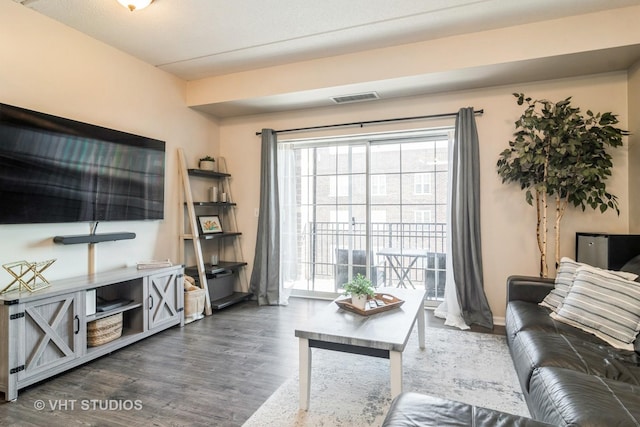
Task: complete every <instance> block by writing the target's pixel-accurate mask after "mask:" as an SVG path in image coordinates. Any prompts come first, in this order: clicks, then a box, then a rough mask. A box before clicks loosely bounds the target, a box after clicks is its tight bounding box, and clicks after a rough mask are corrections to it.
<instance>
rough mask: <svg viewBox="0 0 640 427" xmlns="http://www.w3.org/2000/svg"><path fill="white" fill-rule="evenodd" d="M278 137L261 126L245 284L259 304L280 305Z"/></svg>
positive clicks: (270, 130)
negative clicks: (252, 243)
mask: <svg viewBox="0 0 640 427" xmlns="http://www.w3.org/2000/svg"><path fill="white" fill-rule="evenodd" d="M277 145H278V138H277V135H276V133H275V132H274V131H273V129H262V159H261V165H260V216H259V218H258V235H257V239H256V253H255V257H254V261H253V271H252V273H251V281H250V283H249V287H250V288H251V292H253V295H254V298H256V299H257V300H258V304H259V305H278V304H280V212H279V195H278V179H277V170H278V152H277Z"/></svg>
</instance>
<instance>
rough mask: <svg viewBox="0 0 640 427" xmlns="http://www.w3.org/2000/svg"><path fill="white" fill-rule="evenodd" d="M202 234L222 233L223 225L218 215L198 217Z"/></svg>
mask: <svg viewBox="0 0 640 427" xmlns="http://www.w3.org/2000/svg"><path fill="white" fill-rule="evenodd" d="M198 225H199V226H200V234H217V233H222V223H221V222H220V217H219V216H218V215H200V216H199V217H198Z"/></svg>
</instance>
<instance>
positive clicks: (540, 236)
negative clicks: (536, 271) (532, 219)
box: [536, 190, 549, 277]
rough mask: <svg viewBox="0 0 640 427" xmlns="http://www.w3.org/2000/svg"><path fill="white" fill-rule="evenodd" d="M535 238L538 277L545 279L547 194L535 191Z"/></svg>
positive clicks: (546, 273) (546, 270) (546, 271)
mask: <svg viewBox="0 0 640 427" xmlns="http://www.w3.org/2000/svg"><path fill="white" fill-rule="evenodd" d="M536 212H537V217H538V218H537V224H536V237H537V240H538V249H539V250H540V277H547V276H548V274H549V269H548V267H547V194H546V193H544V192H540V191H537V190H536Z"/></svg>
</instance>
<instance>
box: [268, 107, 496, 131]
mask: <svg viewBox="0 0 640 427" xmlns="http://www.w3.org/2000/svg"><path fill="white" fill-rule="evenodd" d="M483 113H484V109H480V110H474V112H473V114H474V115H478V114H483ZM457 116H458V113H441V114H431V115H428V116H413V117H397V118H395V119H382V120H369V121H365V122H352V123H338V124H333V125H321V126H310V127H306V128H294V129H282V130H276V131H274V132H275V133H288V132H304V131H308V130H317V129H330V128H337V127H346V126H360V127H363V126H365V125H372V124H377V123H389V122H401V121H406V120H420V119H440V118H444V117H457ZM256 135H262V132H256Z"/></svg>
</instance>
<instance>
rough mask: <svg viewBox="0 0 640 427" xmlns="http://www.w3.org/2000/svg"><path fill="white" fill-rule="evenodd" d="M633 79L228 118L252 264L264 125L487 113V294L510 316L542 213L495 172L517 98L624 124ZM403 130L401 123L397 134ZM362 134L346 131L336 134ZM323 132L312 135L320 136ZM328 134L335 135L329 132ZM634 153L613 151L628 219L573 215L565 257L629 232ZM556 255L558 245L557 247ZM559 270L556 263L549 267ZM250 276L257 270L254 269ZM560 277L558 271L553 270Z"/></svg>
mask: <svg viewBox="0 0 640 427" xmlns="http://www.w3.org/2000/svg"><path fill="white" fill-rule="evenodd" d="M626 78H627V76H626V73H624V72H621V73H610V74H602V75H595V76H587V77H582V78H572V79H563V80H554V81H545V82H533V83H529V84H521V85H514V86H502V87H492V88H486V89H480V90H473V91H465V92H451V93H444V94H439V95H431V96H421V97H413V98H405V99H398V100H393V101H375V102H369V103H362V104H351V105H344V106H340V107H334V108H327V109H316V110H306V111H304V110H301V111H296V112H288V113H279V114H270V115H259V116H251V117H241V118H234V119H226V120H222V121H221V122H220V154H221V155H222V156H225V157H226V159H227V161H228V163H229V168H230V171H231V172H232V173H233V174H234V176H233V183H232V189H233V192H234V198H235V201H236V202H237V203H238V209H237V212H238V222H239V227H240V229H241V230H242V231H243V232H244V237H243V238H242V245H243V248H244V252H245V256H246V257H247V259H249V260H252V259H253V254H254V251H255V235H256V228H257V218H256V217H255V216H254V209H255V208H257V207H258V201H259V191H260V190H259V181H260V179H259V173H260V138H259V137H258V136H256V135H255V132H256V131H259V130H261V129H262V128H263V127H267V128H273V129H287V128H297V127H304V126H314V125H323V124H333V123H345V122H354V121H359V120H362V121H365V120H375V119H384V118H393V117H402V116H416V115H428V114H436V113H448V112H456V111H457V110H458V109H459V108H460V107H466V106H473V107H475V108H476V109H479V108H483V109H484V111H485V113H484V115H482V116H480V117H478V118H477V119H476V122H477V125H478V132H479V138H480V145H481V152H480V156H481V159H480V161H481V178H480V179H481V188H482V194H481V204H482V208H481V219H482V245H483V252H482V253H483V261H484V280H485V289H486V293H487V297H488V299H489V303H490V305H491V308H492V310H493V314H494V316H497V317H503V316H504V306H505V301H506V292H505V291H506V290H505V280H506V278H507V276H509V275H511V274H530V275H537V274H538V271H539V270H538V253H537V246H536V240H535V209H534V208H533V207H530V206H529V205H527V204H526V202H525V198H524V192H522V191H520V190H519V187H517V186H516V187H514V186H508V185H503V184H502V183H501V181H500V179H499V177H498V174H497V172H496V162H497V159H498V155H499V153H500V152H501V151H502V150H504V149H505V148H507V146H508V141H509V139H510V138H511V136H512V134H513V131H514V122H515V120H516V119H517V118H518V117H519V116H520V114H521V113H522V111H523V107H520V106H518V105H517V104H516V102H515V98H514V97H513V96H512V95H511V94H512V93H513V92H524V93H525V94H526V95H528V96H531V97H533V98H538V99H540V98H547V99H550V100H552V101H558V100H561V99H564V98H566V97H569V96H572V97H573V102H574V104H575V105H576V106H579V107H581V108H582V109H583V110H585V111H586V110H587V109H591V110H593V111H600V112H604V111H612V112H614V113H616V114H619V116H620V117H619V118H620V121H621V124H620V126H621V127H623V128H625V127H626V126H627V123H628V118H627V83H626ZM452 123H453V122H452V121H449V122H444V121H431V122H421V123H418V122H405V123H404V124H402V126H408V127H426V126H437V125H442V124H452ZM398 126H400V125H398V124H396V125H394V128H397V127H398ZM389 128H390V127H389V126H379V127H367V128H365V129H364V131H368V132H373V131H378V130H388V129H389ZM349 131H351V132H361V130H349V129H348V128H347V129H341V130H340V131H336V130H333V131H332V133H333V134H335V133H337V132H349ZM319 134H321V133H320V132H318V133H314V134H313V135H319ZM323 134H324V135H327V134H328V133H326V132H325V133H323ZM313 135H312V134H309V133H306V134H287V135H285V136H282V138H285V139H286V138H288V137H291V138H294V137H307V136H313ZM626 150H627V148H626V146H625V147H624V148H621V149H617V150H616V151H615V152H613V153H612V154H613V157H614V165H615V171H614V175H613V177H612V178H611V180H610V181H609V183H608V185H609V187H608V188H609V191H610V192H612V193H613V194H616V195H617V196H618V198H619V200H620V207H621V214H620V216H619V217H618V216H616V214H615V213H613V212H607V213H605V214H603V215H601V214H599V213H595V212H593V211H587V212H585V213H582V212H581V211H579V212H578V211H575V210H571V211H570V212H568V213H567V214H566V217H565V219H564V220H563V232H562V248H561V252H562V255H566V256H572V257H573V256H575V253H574V245H575V232H576V231H593V232H596V231H606V232H619V233H625V232H627V231H628V222H629V215H628V201H629V197H628V193H627V169H628V163H627V152H626ZM550 250H551V251H553V246H551V247H550ZM550 267H553V266H552V263H551V265H550ZM249 268H250V269H249V271H251V266H250V267H249ZM551 272H552V275H553V274H554V270H553V268H552V269H551Z"/></svg>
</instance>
